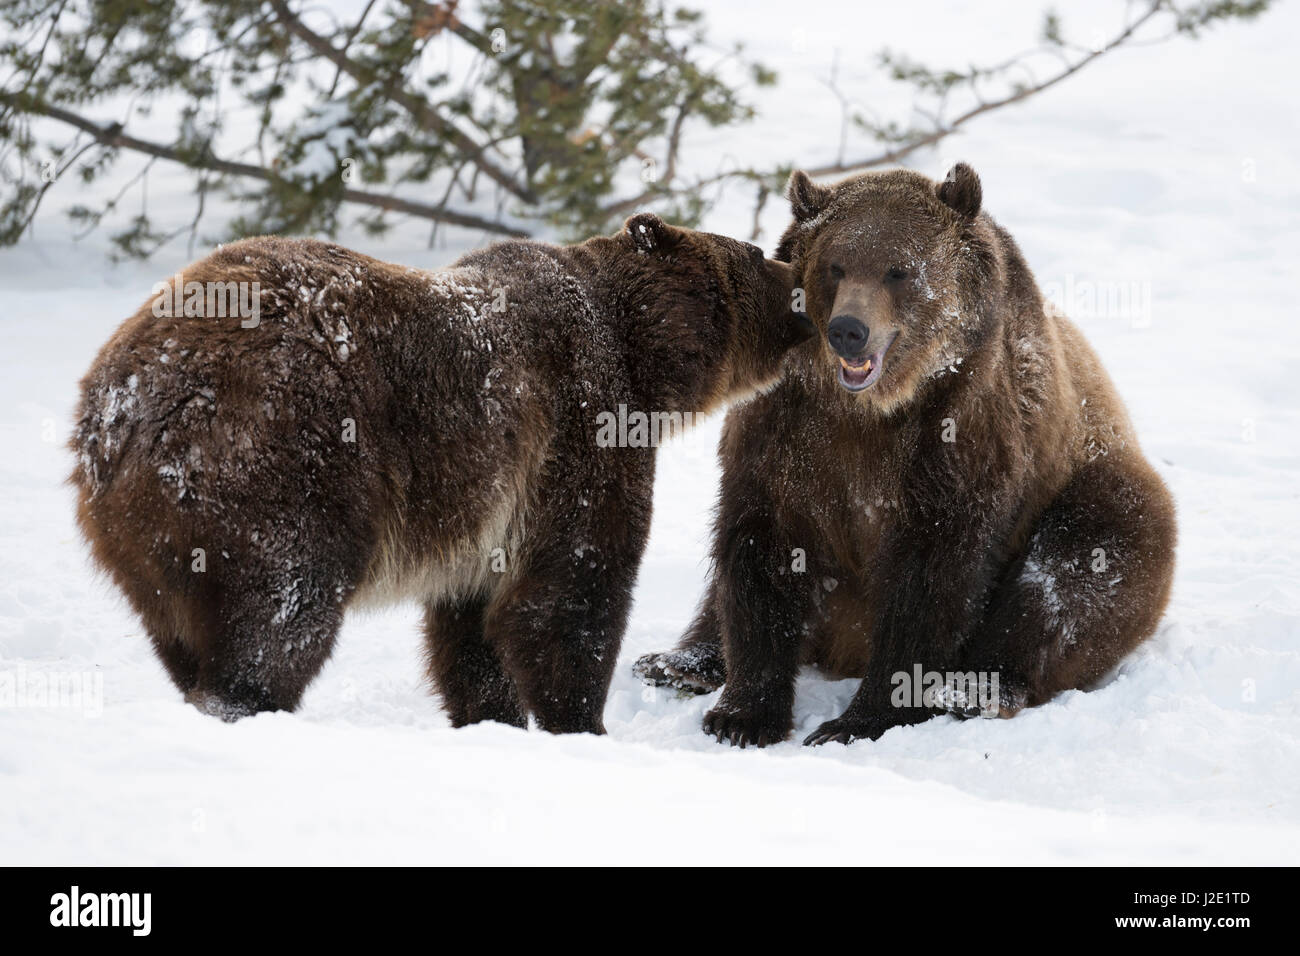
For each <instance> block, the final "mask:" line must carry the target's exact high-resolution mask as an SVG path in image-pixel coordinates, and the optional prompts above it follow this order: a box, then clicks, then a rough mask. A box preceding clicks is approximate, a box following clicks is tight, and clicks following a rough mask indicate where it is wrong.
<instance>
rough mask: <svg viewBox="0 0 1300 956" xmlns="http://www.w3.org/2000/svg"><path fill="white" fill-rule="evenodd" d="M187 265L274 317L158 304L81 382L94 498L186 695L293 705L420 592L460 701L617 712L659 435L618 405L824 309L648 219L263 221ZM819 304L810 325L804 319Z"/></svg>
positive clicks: (477, 710)
mask: <svg viewBox="0 0 1300 956" xmlns="http://www.w3.org/2000/svg"><path fill="white" fill-rule="evenodd" d="M183 278H184V281H185V282H186V283H189V282H198V283H200V284H204V283H209V282H242V283H249V284H250V285H251V284H252V283H254V282H256V283H258V286H259V289H260V301H259V304H260V308H259V313H260V315H259V316H258V321H257V323H256V324H255V325H253V326H252V327H247V326H248V324H249V323H247V321H246V319H245V320H244V321H241V318H240V317H239V316H232V317H229V318H220V317H215V316H212V315H208V314H206V313H205V314H204V315H198V316H195V315H188V316H186V315H181V314H176V313H174V312H170V311H167V310H163V313H164V314H162V315H158V314H157V312H158V310H157V309H156V308H155V307H154V304H153V303H152V302H151V303H146V304H145V306H143V307H142V308H141V309H140V310H139V311H138V312H137V313H136V314H135V315H134V316H133V317H131V318H130V319H128V320H127V321H126V322H125V323H124V324H123V325H122V327H121V328H120V329H119V330H118V331H117V333H116V334H115V335H114V336H113V337H112V339H111V340H110V341H109V342H108V344H107V345H105V346H104V348H103V349H102V350H101V352H100V354H99V356H98V358H97V359H96V360H95V362H94V364H93V366H92V367H91V369H90V371H89V372H88V373H87V375H86V376H85V378H84V380H83V382H82V400H81V406H80V409H79V412H78V416H77V418H78V421H77V426H76V429H75V432H74V434H73V436H72V439H71V445H72V448H73V449H74V451H75V452H76V454H77V457H78V465H77V468H76V469H75V471H74V473H73V475H72V481H73V483H74V484H75V485H76V487H77V490H78V496H79V513H78V519H79V522H80V525H81V528H82V530H83V531H84V533H85V535H86V537H87V539H88V540H89V542H90V544H91V546H92V551H93V554H94V557H95V558H96V560H97V561H98V563H99V564H100V565H101V566H102V567H103V568H105V569H106V570H107V571H108V572H109V573H110V574H111V576H112V577H113V579H114V581H115V582H116V583H117V584H118V585H119V586H120V587H121V588H122V590H123V591H124V592H125V593H126V595H127V597H128V598H129V599H130V601H131V603H132V605H133V606H134V608H135V609H136V611H137V612H138V613H139V614H140V615H141V617H142V618H143V620H144V623H145V626H146V628H147V630H148V632H149V635H150V637H151V638H152V640H153V644H154V647H155V648H156V650H157V653H158V656H159V657H160V658H161V659H162V661H163V663H164V664H165V665H166V667H167V669H168V671H169V673H170V674H171V677H172V679H173V680H174V681H175V683H176V685H177V686H178V687H179V688H180V689H181V690H182V691H183V692H184V693H185V695H186V697H187V699H189V700H191V701H192V702H194V703H195V704H197V705H198V706H199V707H201V708H202V709H205V710H208V711H211V712H214V713H217V714H220V715H222V716H225V717H229V718H233V717H237V716H240V715H243V714H248V713H253V712H256V711H262V710H274V709H293V708H294V707H295V706H296V705H297V703H298V701H299V698H300V697H301V695H302V693H303V690H304V689H305V688H306V686H307V684H308V682H309V681H311V680H312V678H313V677H314V676H315V675H316V673H317V672H318V671H319V669H320V668H321V666H322V664H323V663H324V662H325V660H326V658H327V657H328V656H329V654H330V651H331V648H332V647H333V644H334V639H335V635H336V633H337V631H338V629H339V625H340V622H341V620H342V617H343V613H344V611H345V610H346V609H347V608H348V607H349V606H350V605H352V604H354V603H358V602H390V601H394V600H399V599H404V598H408V599H413V600H416V601H420V602H423V604H424V607H425V622H426V623H425V627H426V636H427V643H428V658H429V668H430V674H431V677H432V679H433V681H434V683H435V685H436V687H437V689H438V690H439V692H440V693H441V695H442V698H443V702H444V705H445V706H446V708H447V710H448V712H449V714H450V716H451V719H452V721H453V723H455V724H457V725H461V724H465V723H470V722H475V721H479V720H484V719H492V720H498V721H503V722H507V723H512V724H517V725H523V724H525V723H526V720H527V715H528V714H529V713H532V714H534V715H535V716H536V718H537V721H538V723H539V724H540V726H542V727H543V728H545V729H548V730H553V731H589V732H602V731H603V725H602V722H601V714H602V710H603V707H604V702H605V694H606V690H607V687H608V684H609V680H610V673H611V669H612V668H613V666H614V662H615V660H616V657H617V654H618V648H619V642H620V640H621V638H622V634H623V629H624V624H625V620H626V616H627V611H628V604H629V600H630V594H631V590H632V586H633V583H634V581H635V577H636V573H637V568H638V565H639V562H640V559H641V554H642V550H643V548H644V544H645V540H646V535H647V532H648V529H649V524H650V505H651V492H652V483H653V476H654V458H655V448H653V447H602V446H601V445H599V444H598V442H597V440H596V439H597V428H598V420H599V418H598V417H599V416H600V415H601V413H603V412H613V411H614V410H616V409H617V408H618V406H619V405H620V404H625V405H627V406H628V407H629V408H631V409H636V410H640V411H643V412H694V413H700V412H707V411H709V410H710V409H712V408H714V407H716V406H718V405H719V404H720V403H722V402H724V401H727V400H728V399H730V398H732V397H734V396H738V395H748V394H750V393H752V392H753V391H754V390H755V389H757V388H760V387H763V386H766V385H767V384H769V382H770V381H771V380H772V379H773V378H775V376H776V375H777V373H778V371H779V366H780V362H781V359H782V357H783V355H784V353H785V351H786V350H787V349H788V348H789V347H790V346H791V345H793V344H795V343H796V342H798V341H802V340H803V339H804V338H806V337H807V335H809V334H811V330H810V329H808V328H807V322H806V319H802V317H797V316H794V315H792V313H791V312H790V300H789V296H790V290H791V286H792V281H791V271H790V268H789V267H788V266H786V265H785V264H783V263H777V262H770V261H768V260H765V259H764V258H763V255H762V253H761V252H760V251H759V250H757V249H756V248H754V247H753V246H749V245H746V244H744V243H740V242H736V241H733V240H730V239H726V238H724V237H720V236H712V235H708V234H705V233H694V232H690V231H689V230H681V229H677V228H675V227H673V226H669V225H667V224H665V223H663V222H662V221H660V220H659V219H657V218H656V217H654V216H651V215H648V214H647V215H641V216H636V217H633V218H632V219H630V220H629V221H628V225H627V228H626V230H625V231H623V232H622V233H620V234H619V235H617V236H614V237H610V238H597V239H592V240H589V241H588V242H586V243H583V244H581V245H578V246H570V247H556V246H548V245H543V244H540V243H530V242H507V243H501V244H498V245H495V246H492V247H489V248H487V249H485V250H482V251H479V252H474V253H471V254H469V255H466V256H465V257H463V258H462V259H460V260H459V261H458V262H456V263H454V264H453V265H452V266H451V267H449V268H447V269H442V270H438V271H424V270H419V269H409V268H404V267H401V266H396V265H391V264H388V263H384V262H380V261H378V260H375V259H372V258H369V257H368V256H364V255H360V254H358V253H355V252H351V251H349V250H347V249H344V248H342V247H340V246H336V245H332V244H328V243H323V242H316V241H312V240H294V239H280V238H260V239H250V240H245V241H242V242H237V243H234V244H232V245H229V246H226V247H224V248H222V249H220V250H219V251H217V252H216V253H214V254H213V255H212V256H210V257H208V258H207V259H204V260H202V261H201V262H198V263H195V264H194V265H192V266H190V267H189V268H187V269H186V270H185V271H184V273H183ZM801 322H802V325H801Z"/></svg>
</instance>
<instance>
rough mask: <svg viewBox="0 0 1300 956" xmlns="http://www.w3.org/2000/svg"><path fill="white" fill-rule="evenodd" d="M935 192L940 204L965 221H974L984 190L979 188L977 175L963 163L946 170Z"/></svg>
mask: <svg viewBox="0 0 1300 956" xmlns="http://www.w3.org/2000/svg"><path fill="white" fill-rule="evenodd" d="M935 192H936V193H937V194H938V196H939V200H940V202H942V203H943V204H944V205H945V206H950V207H951V208H952V209H954V210H955V211H956V212H958V213H959V214H961V215H963V216H965V217H966V218H967V219H974V218H975V217H976V216H977V215H979V211H980V203H981V202H982V201H983V198H984V190H983V189H982V188H981V187H980V178H979V175H978V174H977V173H976V172H975V170H973V169H971V168H970V167H969V166H967V165H966V164H965V163H958V164H957V165H956V166H954V167H953V168H952V169H950V170H948V175H947V176H945V177H944V178H943V182H941V183H940V184H939V188H938V189H937V190H935Z"/></svg>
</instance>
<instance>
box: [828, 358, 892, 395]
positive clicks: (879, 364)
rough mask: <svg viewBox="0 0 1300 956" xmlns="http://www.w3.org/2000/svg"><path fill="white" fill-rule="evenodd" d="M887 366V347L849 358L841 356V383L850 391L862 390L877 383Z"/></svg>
mask: <svg viewBox="0 0 1300 956" xmlns="http://www.w3.org/2000/svg"><path fill="white" fill-rule="evenodd" d="M884 367H885V349H881V350H880V351H878V352H873V353H871V354H870V355H862V356H859V357H858V358H855V359H852V360H849V359H846V358H842V357H841V358H840V369H839V372H840V384H841V385H843V386H844V387H845V388H847V389H848V390H849V391H850V392H860V391H862V390H863V389H867V388H870V387H871V386H872V385H875V384H876V380H877V379H879V378H880V373H881V372H882V371H883V370H884Z"/></svg>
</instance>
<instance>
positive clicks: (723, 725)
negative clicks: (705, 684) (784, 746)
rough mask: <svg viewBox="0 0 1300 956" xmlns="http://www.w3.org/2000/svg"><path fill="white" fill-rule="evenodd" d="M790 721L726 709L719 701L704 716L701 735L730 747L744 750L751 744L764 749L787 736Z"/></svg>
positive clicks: (750, 711)
mask: <svg viewBox="0 0 1300 956" xmlns="http://www.w3.org/2000/svg"><path fill="white" fill-rule="evenodd" d="M790 724H791V719H790V717H789V716H788V715H787V716H784V717H781V716H778V715H775V714H771V713H764V712H762V711H757V710H753V709H750V708H746V707H738V706H734V705H729V704H727V703H726V702H725V701H719V702H718V706H716V707H714V708H713V709H712V710H711V711H709V712H708V713H707V714H705V715H704V732H705V733H706V734H708V735H709V736H710V737H715V738H717V741H718V743H723V742H724V741H725V742H727V743H729V744H731V745H732V746H733V747H740V748H741V749H744V748H745V747H746V746H747V745H749V744H753V745H754V746H756V747H766V746H767V745H768V744H779V743H781V741H783V740H785V738H786V737H788V736H789V734H790Z"/></svg>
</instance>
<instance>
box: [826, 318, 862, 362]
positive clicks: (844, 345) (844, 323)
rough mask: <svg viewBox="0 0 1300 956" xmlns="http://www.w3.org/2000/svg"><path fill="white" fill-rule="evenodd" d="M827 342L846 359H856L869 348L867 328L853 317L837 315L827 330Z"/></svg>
mask: <svg viewBox="0 0 1300 956" xmlns="http://www.w3.org/2000/svg"><path fill="white" fill-rule="evenodd" d="M826 340H827V341H828V342H830V344H831V348H833V349H834V350H835V351H836V352H837V353H838V354H840V355H842V356H844V357H845V358H846V359H851V358H856V357H857V356H858V355H859V354H860V353H861V352H862V350H863V349H864V348H866V347H867V327H866V326H865V325H863V324H862V322H861V320H859V319H855V318H854V317H853V316H851V315H837V316H835V318H833V319H831V324H830V326H829V327H828V328H827V329H826Z"/></svg>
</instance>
